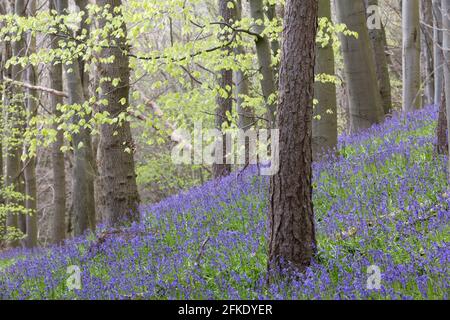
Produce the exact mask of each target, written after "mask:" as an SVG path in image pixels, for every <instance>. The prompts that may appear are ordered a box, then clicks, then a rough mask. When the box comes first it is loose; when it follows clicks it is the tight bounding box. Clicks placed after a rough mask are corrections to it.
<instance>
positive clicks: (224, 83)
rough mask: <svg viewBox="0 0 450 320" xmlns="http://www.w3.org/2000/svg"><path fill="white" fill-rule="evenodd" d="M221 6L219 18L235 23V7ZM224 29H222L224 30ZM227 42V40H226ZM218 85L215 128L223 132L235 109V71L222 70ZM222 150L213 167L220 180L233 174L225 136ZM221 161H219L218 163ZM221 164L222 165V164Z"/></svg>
mask: <svg viewBox="0 0 450 320" xmlns="http://www.w3.org/2000/svg"><path fill="white" fill-rule="evenodd" d="M218 1H219V2H218V6H219V16H220V17H222V19H223V21H224V22H226V23H229V22H230V21H231V23H233V21H235V20H236V17H235V14H236V11H235V7H236V4H235V3H234V7H233V8H230V7H228V3H229V1H228V0H218ZM223 28H224V27H222V29H223ZM223 36H224V37H226V38H228V37H229V36H230V35H229V34H227V33H226V34H224V35H223ZM225 41H227V40H225ZM223 50H224V53H225V54H226V55H229V54H230V53H231V51H232V49H231V48H230V47H225V48H223ZM218 84H219V88H220V90H221V91H222V93H220V94H218V95H217V108H216V116H215V126H216V129H218V130H220V131H222V124H224V123H228V122H229V121H228V118H227V113H231V111H232V107H233V96H232V91H231V90H232V88H233V71H232V70H230V69H222V70H221V71H220V72H219V75H218ZM222 150H223V157H222V161H220V160H219V159H216V163H214V165H213V176H214V178H219V177H223V176H227V175H228V174H230V172H231V165H230V164H227V157H226V155H227V152H228V150H227V148H226V139H225V135H223V136H222ZM217 160H219V161H217ZM220 162H221V163H220Z"/></svg>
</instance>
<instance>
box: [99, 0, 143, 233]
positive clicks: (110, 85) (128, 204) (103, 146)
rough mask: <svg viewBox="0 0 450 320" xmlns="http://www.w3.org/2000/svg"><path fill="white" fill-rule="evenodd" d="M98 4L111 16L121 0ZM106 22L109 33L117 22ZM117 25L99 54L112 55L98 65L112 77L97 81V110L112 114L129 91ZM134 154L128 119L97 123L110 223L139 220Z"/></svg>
mask: <svg viewBox="0 0 450 320" xmlns="http://www.w3.org/2000/svg"><path fill="white" fill-rule="evenodd" d="M97 4H98V5H100V6H102V7H104V6H106V5H109V6H110V7H109V9H108V11H109V13H110V14H111V16H112V17H114V18H118V17H119V18H120V17H121V15H122V13H121V10H120V6H121V5H122V1H121V0H98V1H97ZM108 22H111V21H107V18H106V17H103V18H102V19H101V20H100V28H102V29H103V30H109V32H108V34H111V33H113V30H115V29H117V26H113V25H112V24H111V23H108ZM115 25H117V24H115ZM105 28H106V29H105ZM120 29H121V30H122V32H123V36H122V37H113V36H110V37H109V38H108V41H109V43H110V45H111V46H110V47H109V48H104V49H103V50H102V52H101V55H100V56H101V57H102V58H109V57H112V56H113V57H115V58H114V63H100V64H99V65H98V69H99V75H100V77H101V78H106V79H111V81H103V82H102V83H101V84H100V88H101V94H100V99H102V100H103V99H104V101H107V104H106V105H101V106H100V110H99V111H100V112H103V111H108V112H109V113H110V114H111V115H115V116H118V115H119V114H121V113H125V112H127V109H128V107H129V91H130V67H129V58H128V56H127V54H126V53H124V50H126V49H125V48H127V42H126V34H127V29H126V24H125V22H121V23H120ZM113 79H118V80H119V85H118V86H114V82H113ZM115 133H116V134H115ZM133 155H134V143H133V138H132V136H131V128H130V123H129V122H128V121H125V120H124V121H122V122H121V123H119V124H117V125H109V124H102V125H101V126H100V141H99V148H98V158H99V160H98V169H99V179H100V185H101V190H100V191H99V198H100V202H101V206H102V208H103V210H102V211H103V212H102V216H103V217H106V218H107V223H108V225H110V226H118V225H121V224H123V223H128V222H132V221H138V220H139V218H140V217H139V212H138V205H139V194H138V190H137V185H136V173H135V169H134V159H133Z"/></svg>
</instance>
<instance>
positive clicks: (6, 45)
mask: <svg viewBox="0 0 450 320" xmlns="http://www.w3.org/2000/svg"><path fill="white" fill-rule="evenodd" d="M10 11H12V10H10V7H9V5H8V3H0V14H3V15H6V14H7V13H8V12H10ZM1 27H3V23H2V22H0V28H1ZM0 50H1V51H0V76H1V78H0V92H1V96H0V98H1V103H2V107H3V109H7V108H8V106H9V105H10V96H11V94H10V90H9V89H8V87H7V86H6V85H5V84H4V83H3V78H4V77H7V78H9V79H11V78H12V73H11V66H9V67H8V68H6V66H5V64H6V61H8V60H9V59H10V58H11V43H10V42H9V41H5V42H3V43H1V44H0ZM4 114H5V110H2V112H1V113H0V121H1V124H0V125H1V132H0V134H1V137H0V138H1V139H0V142H1V144H0V179H1V180H0V187H1V188H2V189H3V188H4V187H5V182H6V177H5V171H4V154H3V146H4V145H3V142H4V137H6V136H7V133H8V132H7V129H6V126H5V125H6V124H7V119H5V118H4ZM6 145H7V144H6ZM0 204H2V205H3V204H5V198H4V197H0ZM6 219H7V216H5V215H4V214H0V248H1V247H3V246H4V245H5V243H6V242H5V241H4V240H3V239H4V238H5V235H6Z"/></svg>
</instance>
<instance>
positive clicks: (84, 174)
mask: <svg viewBox="0 0 450 320" xmlns="http://www.w3.org/2000/svg"><path fill="white" fill-rule="evenodd" d="M67 5H68V4H67V0H58V12H59V14H60V15H64V14H66V10H67V8H68V7H67ZM64 71H65V75H66V81H67V89H68V93H69V104H70V105H82V104H83V103H84V102H85V96H84V88H83V83H82V76H81V74H80V66H79V63H78V59H73V60H72V61H70V62H66V63H64ZM82 119H84V120H85V121H88V116H87V115H82V116H80V115H78V114H77V115H75V116H74V118H73V120H72V121H73V122H74V123H75V124H78V123H79V122H80V121H81V120H82ZM72 143H73V157H74V164H73V183H72V202H73V204H72V206H73V214H74V217H75V227H74V230H75V236H79V235H81V234H83V233H84V232H85V231H86V230H88V229H90V230H94V229H95V225H93V224H92V223H90V222H91V221H90V217H95V204H94V177H95V173H94V170H93V165H92V162H93V157H92V146H91V136H90V132H89V130H88V129H85V128H83V127H80V128H79V132H78V133H74V134H72Z"/></svg>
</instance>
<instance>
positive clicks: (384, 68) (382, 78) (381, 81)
mask: <svg viewBox="0 0 450 320" xmlns="http://www.w3.org/2000/svg"><path fill="white" fill-rule="evenodd" d="M365 3H366V7H367V9H369V8H370V7H371V6H372V8H379V3H378V0H365ZM369 11H370V10H369ZM366 13H367V12H366ZM368 13H371V14H378V15H379V14H380V12H379V10H377V11H376V12H368ZM375 18H377V17H375ZM369 38H370V41H371V43H372V48H373V56H374V59H375V66H376V72H377V79H378V88H379V90H380V95H381V102H382V104H383V110H384V114H389V113H391V110H392V89H391V78H390V75H389V66H388V58H387V55H386V50H387V48H386V47H387V41H386V31H385V28H384V25H383V24H382V23H381V25H380V28H370V29H369Z"/></svg>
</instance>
